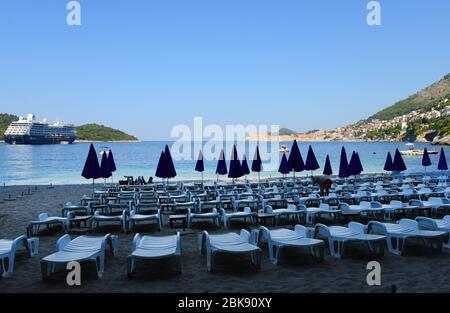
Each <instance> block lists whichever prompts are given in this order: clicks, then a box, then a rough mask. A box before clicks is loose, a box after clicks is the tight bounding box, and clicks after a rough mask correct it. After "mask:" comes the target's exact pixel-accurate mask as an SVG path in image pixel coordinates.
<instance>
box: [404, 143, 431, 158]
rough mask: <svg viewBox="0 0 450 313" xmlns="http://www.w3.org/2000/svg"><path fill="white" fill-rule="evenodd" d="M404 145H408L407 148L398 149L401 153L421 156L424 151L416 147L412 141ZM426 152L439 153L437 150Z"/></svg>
mask: <svg viewBox="0 0 450 313" xmlns="http://www.w3.org/2000/svg"><path fill="white" fill-rule="evenodd" d="M406 146H407V147H408V150H403V151H400V154H401V155H407V156H423V154H424V151H423V150H418V149H416V148H415V146H414V144H413V143H407V144H406ZM428 154H439V152H438V151H428Z"/></svg>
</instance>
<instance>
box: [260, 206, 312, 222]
mask: <svg viewBox="0 0 450 313" xmlns="http://www.w3.org/2000/svg"><path fill="white" fill-rule="evenodd" d="M265 212H266V213H268V214H275V215H276V218H277V220H280V219H281V218H283V217H287V218H288V219H289V220H292V221H293V222H294V223H300V221H301V217H302V216H303V215H304V214H305V213H306V207H305V206H304V205H303V204H300V205H299V206H298V207H297V206H295V205H293V204H289V205H288V207H287V208H285V209H277V210H274V209H273V208H272V207H271V206H270V205H268V206H266V207H265Z"/></svg>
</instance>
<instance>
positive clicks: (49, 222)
mask: <svg viewBox="0 0 450 313" xmlns="http://www.w3.org/2000/svg"><path fill="white" fill-rule="evenodd" d="M184 207H187V209H185V214H186V220H187V224H188V227H189V228H190V227H191V226H192V224H193V223H194V222H196V221H210V222H212V223H213V224H214V225H216V227H220V226H221V225H223V226H224V227H225V228H229V227H230V223H231V221H232V220H243V221H244V222H247V223H251V224H256V217H257V214H258V212H257V211H254V210H253V209H252V208H250V207H244V208H243V209H239V210H238V211H232V212H229V211H228V212H227V211H226V210H225V209H223V208H222V209H220V211H219V210H217V209H216V208H212V209H210V210H206V211H204V212H201V213H197V212H196V211H193V210H191V209H190V208H189V204H180V208H179V209H181V208H184ZM448 211H450V200H449V199H446V198H430V199H429V200H428V201H421V200H411V201H409V202H408V203H403V202H401V201H397V200H394V201H391V202H390V203H389V204H381V203H380V202H376V201H372V202H368V201H362V202H361V203H359V204H358V205H349V204H347V203H344V202H340V203H339V204H338V205H337V206H331V205H329V204H325V203H321V204H320V205H319V207H306V206H305V205H298V206H296V205H293V204H288V205H287V207H286V208H280V209H273V208H272V206H269V205H268V206H266V207H265V208H264V211H263V212H264V213H266V214H271V215H274V216H275V219H276V222H277V223H278V222H280V221H281V220H282V219H287V220H288V221H290V223H291V224H292V225H294V224H297V223H301V221H302V219H303V218H304V219H305V220H306V223H307V224H310V225H313V224H315V223H316V221H317V219H318V218H321V217H323V216H327V217H328V218H329V219H330V220H331V221H332V222H337V221H338V219H339V218H340V217H344V218H345V219H349V218H361V217H363V218H366V219H376V220H383V219H385V220H388V221H390V220H394V219H396V218H397V217H399V216H402V217H410V216H411V215H423V216H438V215H440V214H445V213H447V212H448ZM153 212H154V213H152V214H139V213H138V212H136V210H131V211H128V210H123V211H122V212H121V214H120V215H104V214H102V213H101V212H100V211H99V210H97V211H96V212H95V213H94V215H93V216H92V218H91V220H90V224H91V227H90V229H91V231H93V230H95V229H96V228H98V227H100V226H101V225H102V224H105V223H107V224H110V223H119V224H120V227H121V230H122V231H123V232H125V233H126V232H129V231H132V230H133V229H134V228H135V226H136V225H138V224H143V223H156V225H157V227H158V230H161V229H162V227H163V218H162V212H161V209H158V210H153ZM74 217H75V215H74V212H70V213H69V214H68V215H67V216H66V217H50V216H49V215H48V214H47V213H42V214H40V215H39V216H38V219H37V220H36V221H33V222H31V223H30V225H29V227H28V235H29V236H30V237H31V236H34V235H36V234H37V233H39V230H40V229H41V228H43V227H46V228H50V227H52V226H55V225H56V226H62V228H63V229H64V231H65V232H66V233H67V232H68V231H69V229H70V226H71V219H73V218H74Z"/></svg>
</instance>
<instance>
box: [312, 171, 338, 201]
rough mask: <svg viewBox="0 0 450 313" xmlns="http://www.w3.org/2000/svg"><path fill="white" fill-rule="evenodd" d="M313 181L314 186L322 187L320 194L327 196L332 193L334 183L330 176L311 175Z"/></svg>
mask: <svg viewBox="0 0 450 313" xmlns="http://www.w3.org/2000/svg"><path fill="white" fill-rule="evenodd" d="M311 182H312V184H313V185H314V186H319V187H320V196H321V197H325V196H327V197H328V196H329V195H330V189H331V186H332V185H333V181H332V180H331V179H330V178H328V177H323V176H322V177H320V176H318V177H314V176H313V177H311Z"/></svg>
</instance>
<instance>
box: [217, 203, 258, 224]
mask: <svg viewBox="0 0 450 313" xmlns="http://www.w3.org/2000/svg"><path fill="white" fill-rule="evenodd" d="M220 214H221V215H222V219H223V225H224V227H225V228H230V223H231V221H232V220H244V222H245V223H247V221H248V220H250V221H251V223H252V224H253V223H254V222H255V220H254V218H255V213H254V212H252V209H251V208H249V207H245V208H244V211H240V212H233V213H227V212H226V211H225V210H224V209H221V210H220Z"/></svg>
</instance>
